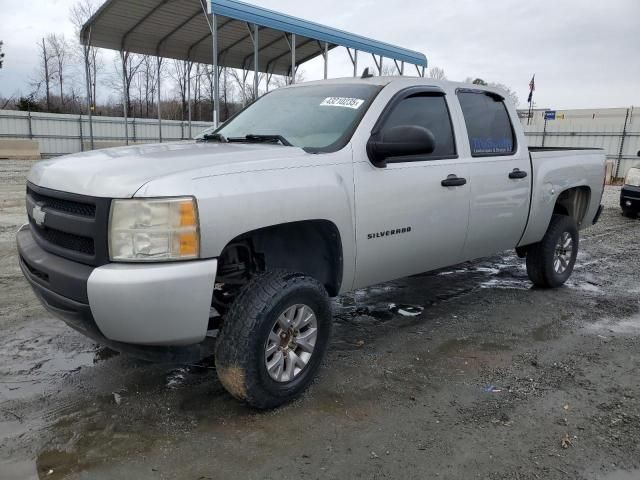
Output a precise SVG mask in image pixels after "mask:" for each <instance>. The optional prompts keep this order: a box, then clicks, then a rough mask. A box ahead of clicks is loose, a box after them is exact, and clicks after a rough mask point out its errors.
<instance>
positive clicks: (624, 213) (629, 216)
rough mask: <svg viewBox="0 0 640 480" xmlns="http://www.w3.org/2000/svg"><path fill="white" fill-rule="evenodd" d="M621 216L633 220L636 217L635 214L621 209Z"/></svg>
mask: <svg viewBox="0 0 640 480" xmlns="http://www.w3.org/2000/svg"><path fill="white" fill-rule="evenodd" d="M622 215H624V216H625V217H627V218H634V219H635V218H636V217H637V216H638V214H637V213H636V212H632V211H631V210H627V209H625V208H623V209H622Z"/></svg>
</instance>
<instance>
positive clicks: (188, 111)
mask: <svg viewBox="0 0 640 480" xmlns="http://www.w3.org/2000/svg"><path fill="white" fill-rule="evenodd" d="M192 66H193V63H192V62H190V61H187V125H188V127H187V132H188V133H189V140H191V67H192Z"/></svg>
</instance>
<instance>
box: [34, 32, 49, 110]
mask: <svg viewBox="0 0 640 480" xmlns="http://www.w3.org/2000/svg"><path fill="white" fill-rule="evenodd" d="M37 45H38V49H39V56H40V58H39V61H40V65H39V67H38V71H37V73H36V78H35V79H34V81H32V85H33V87H34V89H35V91H36V92H38V91H40V89H41V88H42V87H43V86H44V89H45V98H46V106H47V111H50V110H51V80H52V79H53V78H54V75H55V70H54V59H53V55H52V54H51V51H50V50H49V49H48V48H47V43H46V42H45V40H44V38H43V39H42V41H41V42H39V43H38V44H37Z"/></svg>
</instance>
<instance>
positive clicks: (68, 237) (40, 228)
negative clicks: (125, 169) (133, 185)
mask: <svg viewBox="0 0 640 480" xmlns="http://www.w3.org/2000/svg"><path fill="white" fill-rule="evenodd" d="M26 204H27V215H28V217H29V225H30V227H31V233H32V234H33V237H34V239H35V241H36V242H37V243H38V244H39V245H40V246H41V247H42V248H43V249H45V250H47V251H49V252H51V253H53V254H56V255H59V256H61V257H65V258H69V259H70V260H75V261H78V262H82V263H85V264H88V265H95V266H98V265H104V264H105V263H107V262H108V261H109V252H108V245H107V228H108V221H109V208H110V205H111V199H108V198H101V197H92V196H88V195H78V194H75V193H66V192H60V191H58V190H51V189H47V188H42V187H39V186H37V185H33V184H31V183H29V184H27V198H26Z"/></svg>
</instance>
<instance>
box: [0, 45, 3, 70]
mask: <svg viewBox="0 0 640 480" xmlns="http://www.w3.org/2000/svg"><path fill="white" fill-rule="evenodd" d="M3 45H4V42H3V41H2V40H0V70H2V64H3V63H4V53H2V46H3Z"/></svg>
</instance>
